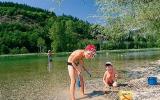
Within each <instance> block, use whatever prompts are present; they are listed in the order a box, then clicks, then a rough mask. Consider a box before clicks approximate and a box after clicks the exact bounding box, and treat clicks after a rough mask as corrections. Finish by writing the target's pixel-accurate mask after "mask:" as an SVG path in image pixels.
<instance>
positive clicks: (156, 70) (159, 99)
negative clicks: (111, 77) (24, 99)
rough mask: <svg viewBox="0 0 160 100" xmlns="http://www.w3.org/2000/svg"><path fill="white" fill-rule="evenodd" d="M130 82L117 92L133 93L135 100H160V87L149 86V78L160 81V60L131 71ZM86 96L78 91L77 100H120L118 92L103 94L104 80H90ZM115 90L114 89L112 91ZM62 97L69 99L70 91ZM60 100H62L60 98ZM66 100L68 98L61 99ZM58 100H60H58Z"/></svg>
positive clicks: (123, 84)
mask: <svg viewBox="0 0 160 100" xmlns="http://www.w3.org/2000/svg"><path fill="white" fill-rule="evenodd" d="M128 74H129V78H130V79H129V81H126V82H124V83H119V84H120V86H119V87H117V88H116V90H117V91H131V92H132V93H133V99H134V100H160V85H159V84H158V85H154V86H153V85H152V86H151V85H148V83H147V77H148V76H156V77H157V79H158V83H159V79H160V60H158V61H155V62H151V63H150V64H148V65H146V66H140V67H137V68H133V69H130V72H129V73H128ZM85 86H86V88H85V89H86V91H85V93H86V96H80V95H79V92H78V91H76V98H77V100H118V99H119V95H118V92H117V91H110V92H108V93H106V94H104V92H103V86H104V85H103V82H102V79H95V80H88V81H86V83H85ZM77 90H78V89H77ZM112 90H113V89H112ZM63 92H64V93H63V96H62V97H67V98H68V95H69V94H68V93H69V92H68V91H66V90H65V91H63ZM59 99H60V98H59ZM61 99H62V100H66V98H65V99H64V98H61ZM57 100H58V99H57Z"/></svg>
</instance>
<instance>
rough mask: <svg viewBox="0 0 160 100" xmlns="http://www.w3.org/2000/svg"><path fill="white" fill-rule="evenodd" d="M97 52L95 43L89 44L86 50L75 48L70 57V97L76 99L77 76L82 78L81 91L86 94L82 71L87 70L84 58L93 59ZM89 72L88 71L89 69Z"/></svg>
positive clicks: (72, 99)
mask: <svg viewBox="0 0 160 100" xmlns="http://www.w3.org/2000/svg"><path fill="white" fill-rule="evenodd" d="M95 53H96V47H95V46H94V45H87V47H86V48H85V49H84V50H75V51H73V52H72V53H71V55H70V56H69V57H68V62H67V65H68V73H69V77H70V97H71V100H75V84H76V79H77V77H79V78H80V92H81V94H82V95H84V80H83V75H82V71H83V70H84V71H87V70H86V68H85V67H84V64H83V59H84V58H86V59H92V58H93V57H94V55H95ZM87 72H88V71H87Z"/></svg>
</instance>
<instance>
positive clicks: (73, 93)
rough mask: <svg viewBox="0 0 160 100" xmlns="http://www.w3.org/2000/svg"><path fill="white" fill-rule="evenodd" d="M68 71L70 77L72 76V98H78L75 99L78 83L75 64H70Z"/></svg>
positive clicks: (72, 99) (73, 99)
mask: <svg viewBox="0 0 160 100" xmlns="http://www.w3.org/2000/svg"><path fill="white" fill-rule="evenodd" d="M68 72H69V77H70V81H71V83H70V98H71V100H76V99H75V84H76V77H77V73H76V71H75V70H74V68H73V66H70V65H69V66H68Z"/></svg>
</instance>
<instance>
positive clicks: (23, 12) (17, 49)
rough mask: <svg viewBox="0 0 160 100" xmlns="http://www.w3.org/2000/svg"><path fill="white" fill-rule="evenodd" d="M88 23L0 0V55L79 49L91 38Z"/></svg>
mask: <svg viewBox="0 0 160 100" xmlns="http://www.w3.org/2000/svg"><path fill="white" fill-rule="evenodd" d="M90 26H91V25H90V24H89V23H88V22H84V21H82V20H79V19H78V18H74V17H72V16H67V15H62V16H56V15H55V13H54V12H49V11H47V10H43V9H39V8H33V7H29V6H27V5H21V4H14V3H2V2H0V54H8V53H12V54H15V53H28V52H30V53H33V52H46V51H47V50H48V49H53V50H54V51H55V52H64V51H72V50H75V49H77V48H83V47H84V45H85V44H86V43H87V42H90V39H92V36H91V35H90V34H89V30H90Z"/></svg>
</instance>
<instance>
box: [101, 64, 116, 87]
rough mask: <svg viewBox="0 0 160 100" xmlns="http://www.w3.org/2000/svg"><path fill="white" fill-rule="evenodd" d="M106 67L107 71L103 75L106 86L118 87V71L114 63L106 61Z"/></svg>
mask: <svg viewBox="0 0 160 100" xmlns="http://www.w3.org/2000/svg"><path fill="white" fill-rule="evenodd" d="M105 67H106V72H105V73H104V76H103V83H104V85H105V87H110V86H113V87H117V82H116V78H117V72H116V70H115V69H114V68H113V65H112V63H111V62H106V64H105Z"/></svg>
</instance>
